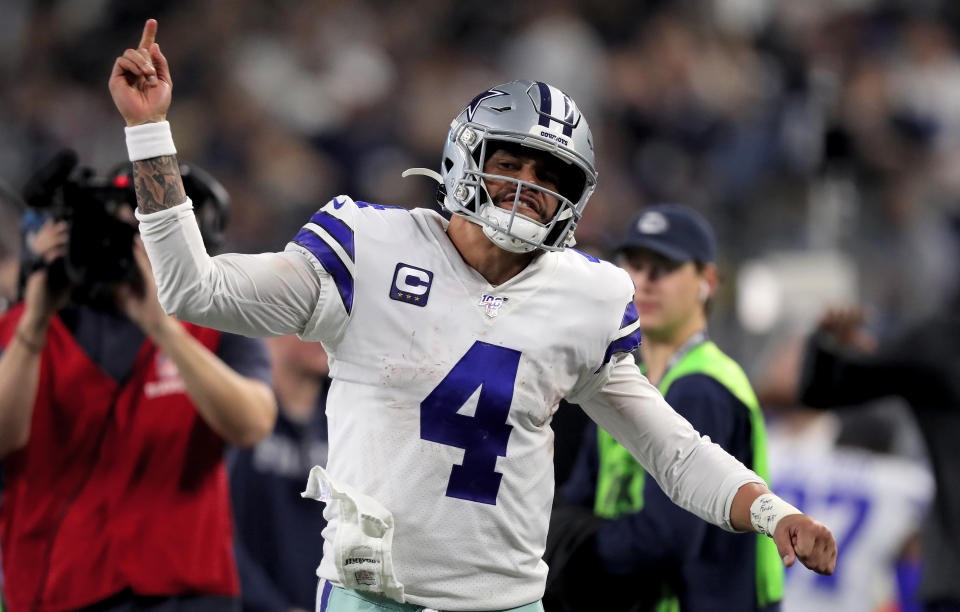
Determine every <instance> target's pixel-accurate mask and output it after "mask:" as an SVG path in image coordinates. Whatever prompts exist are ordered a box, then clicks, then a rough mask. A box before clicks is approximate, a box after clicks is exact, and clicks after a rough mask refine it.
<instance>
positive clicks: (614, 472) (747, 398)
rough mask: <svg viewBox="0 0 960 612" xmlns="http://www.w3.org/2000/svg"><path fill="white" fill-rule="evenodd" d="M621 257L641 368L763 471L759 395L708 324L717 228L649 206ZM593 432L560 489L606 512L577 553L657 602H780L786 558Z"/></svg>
mask: <svg viewBox="0 0 960 612" xmlns="http://www.w3.org/2000/svg"><path fill="white" fill-rule="evenodd" d="M618 258H619V262H618V263H619V264H620V266H621V267H622V268H623V269H624V270H626V271H627V272H628V273H629V274H630V276H631V278H632V279H633V282H634V285H635V286H636V292H635V296H634V303H635V305H636V307H637V312H638V314H639V317H640V318H639V321H640V330H641V332H642V333H643V343H642V344H641V345H640V349H639V350H640V355H641V357H642V365H641V369H643V370H644V373H645V374H646V375H647V377H648V378H649V380H650V382H652V383H654V384H655V385H657V387H658V388H659V389H660V392H661V393H663V395H664V397H665V398H666V399H667V402H668V403H669V404H670V405H671V406H673V408H674V409H675V410H676V411H677V412H678V413H679V414H680V415H682V416H683V417H684V418H686V419H687V420H688V421H690V423H691V424H692V425H693V426H694V428H695V429H696V430H697V431H699V432H700V433H701V434H704V435H707V436H709V437H710V439H711V440H712V441H713V442H716V443H717V444H719V445H720V446H722V447H723V448H724V449H725V450H726V451H727V452H728V453H730V454H731V455H733V456H734V457H736V458H737V459H739V460H740V461H741V462H742V463H743V464H744V465H747V466H750V467H751V468H752V469H753V471H754V472H756V473H757V474H759V475H760V476H761V477H763V478H765V479H766V478H767V477H768V476H767V449H766V434H765V430H764V424H763V416H762V414H761V412H760V409H759V406H758V403H757V398H756V395H755V394H754V392H753V389H752V388H751V386H750V383H749V381H748V380H747V377H746V375H745V374H744V372H743V370H742V369H741V368H740V366H739V365H737V363H736V362H735V361H733V360H732V359H731V358H730V357H728V356H727V355H726V354H724V353H723V352H722V351H721V350H720V349H719V348H718V347H717V345H716V344H714V343H713V342H712V341H711V340H710V338H709V336H708V335H707V311H708V310H709V300H710V297H711V296H712V295H713V293H714V291H715V289H716V286H717V267H716V264H715V263H714V261H715V259H716V238H715V236H714V232H713V228H712V227H710V225H709V223H708V222H707V221H706V219H704V218H703V217H702V216H701V215H700V214H698V213H697V212H696V211H694V210H693V209H691V208H687V207H684V206H679V205H660V206H654V207H651V208H648V209H646V210H645V211H644V212H643V213H641V214H640V215H639V216H638V217H637V218H636V219H635V220H634V223H633V224H632V225H631V229H630V230H629V232H628V234H627V236H626V237H625V239H624V241H623V243H622V244H621V245H620V247H619V248H618ZM588 434H589V436H590V439H589V440H588V442H587V443H586V444H585V445H584V448H582V449H581V454H580V457H579V458H578V462H577V467H576V468H575V470H574V475H573V476H572V477H571V480H570V482H569V484H568V486H567V487H566V489H565V491H564V493H565V495H566V496H567V500H568V501H576V502H579V503H581V504H582V505H592V506H593V509H594V512H595V514H596V515H598V516H600V517H603V518H604V519H609V520H605V521H602V522H594V523H592V526H593V528H596V529H597V531H596V532H595V534H594V537H593V539H592V540H588V541H589V542H591V545H592V546H593V550H589V548H590V547H589V545H588V546H587V547H585V548H583V549H582V550H583V553H581V554H584V553H586V554H595V555H596V556H597V557H598V559H599V562H600V563H599V566H598V567H599V569H600V571H603V572H606V573H607V575H608V576H610V575H612V576H626V575H631V576H639V577H641V578H642V579H643V580H644V581H645V582H644V584H646V585H649V589H647V591H646V592H645V593H644V597H646V599H647V600H648V603H649V605H653V604H652V602H657V605H659V606H660V607H659V608H658V609H661V610H663V609H677V608H678V607H679V609H680V610H683V611H684V612H694V611H699V610H770V609H775V608H777V607H778V602H779V600H780V599H781V598H782V595H783V567H782V565H781V562H780V558H779V555H778V554H777V548H776V545H775V544H774V542H773V541H772V540H770V539H769V538H766V537H763V536H758V537H742V536H738V535H737V534H733V533H730V532H728V531H724V530H723V529H720V528H718V527H715V526H712V525H709V524H707V523H706V522H704V521H702V520H700V519H699V518H697V517H696V516H694V515H693V514H691V513H689V512H687V511H685V510H683V509H682V508H680V507H679V506H677V505H675V504H674V503H673V502H671V501H670V499H669V498H668V497H667V496H666V495H665V494H664V493H663V491H662V490H661V489H660V487H659V486H658V485H657V483H656V482H655V481H654V480H653V479H652V478H649V477H648V476H647V474H646V472H645V471H644V469H643V468H642V467H641V466H640V464H639V463H637V461H636V460H635V459H634V458H633V457H631V456H630V453H629V452H628V451H627V450H626V449H625V448H624V447H623V446H621V445H620V444H618V443H617V442H616V441H615V440H614V439H613V438H612V437H611V436H610V434H608V433H607V432H605V431H603V430H599V431H598V430H597V429H596V428H595V427H591V428H589V429H588ZM560 516H561V517H562V516H563V515H562V514H561V515H560ZM557 524H558V523H556V522H555V523H554V525H557ZM558 529H559V527H558ZM565 582H567V581H565ZM634 586H635V585H634ZM637 595H638V593H637V590H636V589H635V588H630V589H627V593H626V596H625V598H624V606H625V609H631V608H633V607H634V606H637V605H638V604H637V601H638V599H643V597H638V596H637ZM640 608H642V605H641V606H640ZM633 609H637V608H633Z"/></svg>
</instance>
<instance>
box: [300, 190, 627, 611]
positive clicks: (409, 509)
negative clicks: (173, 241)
mask: <svg viewBox="0 0 960 612" xmlns="http://www.w3.org/2000/svg"><path fill="white" fill-rule="evenodd" d="M445 225H446V222H445V221H444V220H443V219H442V218H441V217H440V216H439V215H438V214H436V213H434V212H432V211H428V210H425V209H416V210H413V211H408V210H406V209H403V208H388V207H384V206H377V205H371V204H366V203H362V202H354V201H352V200H350V199H349V198H345V197H341V198H337V199H335V200H333V201H332V202H331V203H329V204H327V205H326V206H325V207H323V208H322V209H321V210H320V211H318V212H317V213H316V214H315V215H314V216H313V217H312V218H311V220H310V223H308V224H307V225H305V226H304V228H303V229H302V230H301V231H300V233H299V234H297V236H296V238H295V239H294V241H293V242H291V243H290V245H289V246H288V250H289V249H297V250H302V251H305V252H306V253H308V254H309V255H310V256H311V258H312V259H313V261H315V262H316V267H317V272H318V274H321V275H322V277H323V278H324V279H325V281H326V282H325V285H326V288H325V290H324V291H325V294H324V295H323V296H322V298H321V300H320V303H319V305H318V307H317V310H316V311H315V313H314V315H313V317H312V319H311V321H310V323H308V325H307V328H306V330H305V331H304V333H303V337H304V338H305V339H307V340H322V341H323V343H324V346H325V348H326V349H327V351H328V353H329V356H330V364H331V377H332V378H333V380H334V382H333V385H332V387H331V389H330V392H329V395H328V398H327V402H328V404H327V405H328V409H327V412H328V419H329V436H330V457H331V459H330V462H329V464H328V465H327V472H328V473H329V474H330V475H331V477H332V478H334V479H336V480H337V481H339V482H343V483H347V484H349V485H351V486H353V487H355V488H356V489H358V490H360V491H363V492H364V493H366V494H367V495H370V496H371V497H373V498H375V499H376V500H377V501H379V502H380V503H381V504H383V505H384V506H385V507H386V508H387V509H389V510H390V512H391V513H392V514H393V516H394V520H395V524H396V531H395V535H394V540H393V561H394V566H395V567H396V568H397V578H398V579H399V581H400V582H402V583H404V584H405V585H407V592H406V595H407V600H408V601H410V602H412V603H417V604H421V605H429V606H431V607H435V608H440V609H444V608H454V607H461V606H463V605H464V603H466V602H471V603H472V604H473V605H477V604H481V603H482V604H483V605H484V606H485V607H486V606H492V607H495V608H508V607H514V606H517V605H521V604H525V603H529V602H531V601H534V600H536V599H538V598H539V597H540V596H541V594H542V587H543V580H544V576H545V575H546V571H547V568H546V565H545V564H544V563H543V561H542V560H541V555H542V554H543V546H544V541H545V538H546V530H547V521H548V517H549V515H550V506H551V502H552V499H553V464H552V457H553V452H552V451H553V433H552V432H551V430H550V427H549V422H550V418H551V415H552V414H553V412H554V410H556V408H557V404H558V402H559V401H560V399H561V398H563V397H565V396H574V398H575V397H576V395H577V393H578V392H580V393H590V392H592V390H594V389H596V388H597V386H598V384H600V383H602V380H600V379H601V378H602V377H603V376H604V374H605V372H606V370H607V368H603V367H602V366H603V365H604V364H605V363H607V362H609V360H610V358H611V353H613V352H614V351H618V350H630V349H631V348H633V347H635V346H636V344H637V342H638V341H639V332H637V331H636V329H635V326H631V325H630V323H632V322H633V321H631V320H630V319H631V317H630V316H627V317H626V318H625V313H626V312H627V310H628V306H630V305H632V294H633V287H632V284H631V282H630V280H629V278H628V277H627V275H626V274H625V273H624V272H622V271H621V270H619V269H618V268H616V267H614V266H613V265H611V264H609V263H606V262H600V261H599V260H596V259H595V258H591V257H588V256H585V255H582V254H580V253H577V252H573V251H570V250H567V251H564V252H559V253H557V252H547V253H543V254H542V255H540V256H539V257H538V258H537V259H536V260H535V261H534V262H533V263H532V264H530V265H529V266H528V267H527V268H526V269H525V270H524V271H523V272H521V273H520V274H519V275H518V276H516V277H514V278H512V279H511V280H509V281H508V282H506V283H503V284H502V285H499V286H497V287H493V286H491V285H490V284H489V283H487V282H486V280H484V278H483V277H482V276H480V275H479V274H478V273H477V272H476V271H475V270H473V269H472V268H470V267H469V266H467V264H466V263H464V261H463V259H462V258H461V257H460V255H459V253H458V252H457V250H456V248H455V247H454V246H453V244H452V243H451V242H450V240H449V239H448V238H447V237H446V235H445ZM331 280H332V282H330V281H331ZM633 318H634V319H635V318H636V317H633ZM325 515H326V518H327V520H328V526H327V532H325V533H324V535H325V537H326V540H327V544H326V545H325V550H324V553H325V554H324V561H323V563H322V564H321V566H320V568H319V570H318V574H319V575H320V576H322V577H324V578H326V579H329V580H333V581H336V580H337V571H336V569H335V567H334V565H333V561H332V555H331V554H330V552H331V551H330V544H329V542H330V541H332V535H333V533H334V531H335V530H336V529H337V524H338V504H336V503H332V504H328V506H327V509H326V511H325ZM450 593H456V594H457V595H456V597H453V598H451V597H450V596H448V594H450ZM468 605H469V604H468Z"/></svg>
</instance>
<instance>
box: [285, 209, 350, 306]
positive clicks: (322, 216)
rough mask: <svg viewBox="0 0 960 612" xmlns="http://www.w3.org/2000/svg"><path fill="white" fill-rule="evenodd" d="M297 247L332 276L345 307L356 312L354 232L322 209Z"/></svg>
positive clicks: (297, 239) (303, 231)
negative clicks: (354, 297) (308, 253)
mask: <svg viewBox="0 0 960 612" xmlns="http://www.w3.org/2000/svg"><path fill="white" fill-rule="evenodd" d="M293 242H294V244H298V245H300V246H301V247H303V248H305V249H306V250H307V251H309V252H310V253H311V254H312V255H313V256H314V257H316V258H317V261H319V262H320V265H321V266H323V269H324V270H326V271H327V273H328V274H330V277H331V278H332V279H333V282H334V284H335V285H336V286H337V292H338V293H339V294H340V299H341V300H342V301H343V307H344V309H346V311H347V314H348V315H349V314H350V313H351V312H352V311H353V287H354V274H355V269H356V250H355V247H354V234H353V229H352V228H351V227H350V226H349V225H347V224H346V223H345V222H344V221H343V220H342V219H340V218H338V217H335V216H333V215H331V214H330V213H328V212H327V211H325V210H323V209H321V210H318V211H317V212H316V213H314V215H313V216H312V217H310V221H309V222H308V223H307V224H306V225H304V226H303V228H302V229H301V230H300V231H299V232H298V233H297V235H296V236H295V237H294V238H293Z"/></svg>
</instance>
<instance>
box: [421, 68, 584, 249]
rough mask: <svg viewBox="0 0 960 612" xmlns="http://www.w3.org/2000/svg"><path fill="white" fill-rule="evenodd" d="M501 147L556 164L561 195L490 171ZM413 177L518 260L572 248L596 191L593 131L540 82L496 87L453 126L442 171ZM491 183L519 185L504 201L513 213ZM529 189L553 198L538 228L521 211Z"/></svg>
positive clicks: (559, 94)
mask: <svg viewBox="0 0 960 612" xmlns="http://www.w3.org/2000/svg"><path fill="white" fill-rule="evenodd" d="M551 100H553V102H551ZM554 106H555V107H557V108H558V109H562V111H563V114H562V116H560V117H558V116H555V115H554V114H551V113H550V111H551V110H552V109H553V107H554ZM499 148H507V149H513V150H517V149H518V148H519V149H520V151H527V152H530V153H534V152H538V153H546V154H548V155H551V156H553V157H554V158H556V159H557V160H559V161H560V164H559V166H561V168H562V169H561V171H560V173H559V175H560V177H559V181H558V183H559V184H558V185H557V186H556V187H557V188H556V190H555V191H554V190H551V189H548V188H545V187H543V186H541V185H537V184H535V183H531V182H528V181H522V180H519V179H517V178H512V177H508V176H503V175H500V174H496V173H495V172H486V171H485V170H484V165H485V162H486V160H487V159H488V158H489V157H490V155H491V154H492V153H493V152H494V151H495V150H497V149H499ZM521 154H522V153H521ZM413 173H416V174H425V175H428V176H431V177H433V178H435V179H436V180H438V181H439V182H441V184H442V187H443V189H442V190H441V192H442V193H443V194H444V196H443V201H442V202H441V203H442V204H443V206H444V207H445V208H447V209H448V210H450V211H451V212H452V213H454V214H457V215H459V216H462V217H465V218H466V219H468V220H469V221H471V222H473V223H476V224H478V225H480V226H482V227H483V233H484V235H486V236H487V237H488V238H489V239H490V240H491V241H493V242H494V243H495V244H496V245H497V246H499V247H501V248H503V249H505V250H507V251H510V252H514V253H529V252H531V251H534V250H536V249H543V250H548V251H560V250H563V249H564V248H565V247H567V246H572V245H573V244H574V243H575V240H574V238H573V231H574V229H575V228H576V226H577V223H578V222H579V221H580V218H581V217H582V215H583V209H584V207H585V206H586V203H587V201H588V200H589V199H590V196H591V195H592V194H593V191H594V189H595V188H596V170H595V169H594V166H593V142H592V137H591V135H590V128H589V127H588V126H587V124H586V121H585V120H584V119H583V117H582V116H581V115H580V112H579V110H577V108H576V105H575V104H574V103H573V100H571V99H570V98H568V97H567V96H566V95H565V94H563V93H562V92H560V90H558V89H556V88H553V87H551V86H548V85H546V84H544V83H539V82H535V81H514V82H511V83H506V84H504V85H498V86H497V87H494V88H491V89H489V90H488V91H486V92H483V93H481V94H480V95H478V96H477V97H476V98H474V100H473V101H472V102H471V103H470V104H469V105H468V106H467V108H465V109H464V110H463V111H462V112H461V113H460V114H459V115H458V117H457V118H456V119H454V120H453V122H452V123H451V127H450V132H449V134H448V136H447V141H446V143H445V145H444V150H443V161H442V164H441V172H440V173H439V174H438V173H436V172H433V171H429V170H422V169H416V170H408V171H407V173H405V176H406V175H408V174H413ZM490 180H496V181H505V182H511V183H514V184H515V185H516V189H515V190H514V191H513V199H512V201H511V200H510V199H509V198H508V199H506V200H505V201H507V202H508V203H509V204H510V205H509V206H507V207H498V206H497V205H496V204H494V202H493V199H492V198H491V196H490V193H489V191H488V189H487V181H490ZM524 190H532V191H537V192H540V193H542V194H546V195H548V196H550V197H552V198H554V199H556V200H557V202H558V205H557V210H556V211H555V213H554V214H553V216H552V217H551V218H550V219H548V220H546V221H544V222H540V221H538V220H534V219H531V218H529V217H527V216H525V215H523V214H522V213H521V212H519V208H520V207H521V206H522V205H523V204H522V200H521V197H520V196H521V193H522V192H523V191H524Z"/></svg>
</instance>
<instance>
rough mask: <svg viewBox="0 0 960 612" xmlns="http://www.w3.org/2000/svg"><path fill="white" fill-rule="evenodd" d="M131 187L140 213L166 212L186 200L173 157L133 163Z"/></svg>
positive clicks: (167, 156)
mask: <svg viewBox="0 0 960 612" xmlns="http://www.w3.org/2000/svg"><path fill="white" fill-rule="evenodd" d="M133 187H134V189H135V190H136V192H137V205H138V206H139V208H140V212H141V213H152V212H158V211H161V210H166V209H168V208H172V207H174V206H176V205H178V204H183V203H184V201H186V199H187V194H186V192H185V191H184V189H183V180H182V179H181V178H180V165H179V164H178V163H177V157H176V156H175V155H164V156H162V157H152V158H150V159H142V160H140V161H135V162H133Z"/></svg>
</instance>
